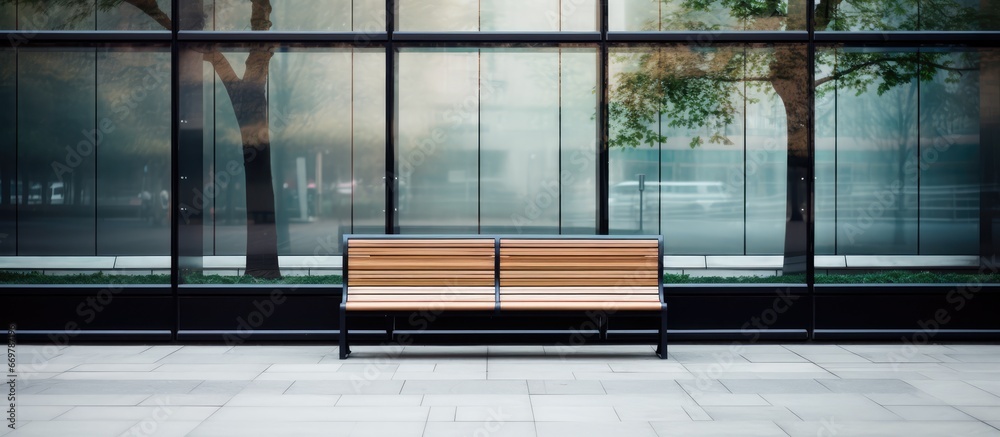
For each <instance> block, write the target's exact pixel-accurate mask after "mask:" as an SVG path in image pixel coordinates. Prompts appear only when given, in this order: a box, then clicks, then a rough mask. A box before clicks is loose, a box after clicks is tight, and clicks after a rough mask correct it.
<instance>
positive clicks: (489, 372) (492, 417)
mask: <svg viewBox="0 0 1000 437" xmlns="http://www.w3.org/2000/svg"><path fill="white" fill-rule="evenodd" d="M17 352H18V357H17V358H18V363H19V370H18V373H19V375H18V384H17V407H16V417H17V425H18V429H17V430H16V431H13V432H11V431H10V429H8V428H6V427H4V428H3V429H2V430H0V435H5V436H90V435H95V436H116V435H129V436H184V435H191V436H258V435H259V436H304V435H323V436H393V437H406V436H475V437H487V436H489V437H501V436H517V437H530V436H538V437H548V436H573V437H585V436H601V437H608V436H615V437H617V436H623V437H641V436H661V437H662V436H675V435H676V436H700V435H711V436H810V437H815V436H838V437H841V436H861V435H864V436H869V435H871V436H925V435H927V436H1000V346H997V345H929V346H921V347H911V346H903V345H748V346H730V345H687V344H678V345H672V346H670V353H671V357H670V359H669V360H659V359H657V358H655V357H654V355H653V350H652V347H650V346H610V345H598V346H584V347H581V348H577V349H572V348H568V347H557V346H488V347H487V346H409V347H405V348H403V347H394V348H391V349H389V348H382V347H378V346H367V347H366V346H356V347H354V352H355V353H354V355H352V357H351V359H349V360H347V361H340V360H338V359H337V348H336V347H332V346H236V347H228V346H71V347H64V348H55V347H51V346H50V347H44V346H31V345H20V346H18V348H17ZM5 408H7V407H5Z"/></svg>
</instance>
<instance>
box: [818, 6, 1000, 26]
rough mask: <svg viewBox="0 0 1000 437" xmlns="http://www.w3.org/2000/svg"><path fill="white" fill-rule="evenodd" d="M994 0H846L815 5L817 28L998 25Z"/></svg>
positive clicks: (999, 22)
mask: <svg viewBox="0 0 1000 437" xmlns="http://www.w3.org/2000/svg"><path fill="white" fill-rule="evenodd" d="M995 3H996V2H991V1H986V0H935V1H928V0H846V1H842V2H830V4H831V7H829V8H817V9H816V30H817V31H859V30H860V31H881V30H899V31H912V30H944V31H972V30H997V29H1000V20H998V15H997V5H996V4H995Z"/></svg>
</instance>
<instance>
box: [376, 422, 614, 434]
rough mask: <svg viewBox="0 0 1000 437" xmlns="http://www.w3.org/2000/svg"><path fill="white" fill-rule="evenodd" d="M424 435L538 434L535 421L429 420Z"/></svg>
mask: <svg viewBox="0 0 1000 437" xmlns="http://www.w3.org/2000/svg"><path fill="white" fill-rule="evenodd" d="M385 435H390V434H385ZM422 435H423V437H469V436H490V437H535V436H536V435H538V434H535V423H534V422H496V423H494V422H486V423H477V422H428V423H427V426H426V428H425V429H424V430H423V434H422ZM547 435H559V434H547ZM561 435H563V436H565V435H572V434H561ZM605 437H607V436H605Z"/></svg>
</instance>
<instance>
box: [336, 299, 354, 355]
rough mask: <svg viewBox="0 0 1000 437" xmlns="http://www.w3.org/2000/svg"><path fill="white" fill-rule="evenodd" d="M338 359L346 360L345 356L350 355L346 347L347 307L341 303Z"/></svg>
mask: <svg viewBox="0 0 1000 437" xmlns="http://www.w3.org/2000/svg"><path fill="white" fill-rule="evenodd" d="M339 337H340V359H342V360H346V359H347V355H348V354H350V353H351V349H350V347H349V346H348V345H347V344H348V343H347V306H346V305H344V304H343V303H341V304H340V335H339Z"/></svg>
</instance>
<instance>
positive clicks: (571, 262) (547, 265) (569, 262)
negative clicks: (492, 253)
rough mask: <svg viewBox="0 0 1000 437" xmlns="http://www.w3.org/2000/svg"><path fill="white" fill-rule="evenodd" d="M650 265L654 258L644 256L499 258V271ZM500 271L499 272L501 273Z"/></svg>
mask: <svg viewBox="0 0 1000 437" xmlns="http://www.w3.org/2000/svg"><path fill="white" fill-rule="evenodd" d="M650 267H652V268H653V269H656V267H657V263H656V259H655V258H653V259H652V261H650V260H649V259H644V258H635V259H615V258H611V259H606V258H589V259H573V258H563V259H553V258H549V257H545V258H538V259H531V258H529V257H517V258H502V259H500V271H501V272H502V273H506V271H510V270H598V271H601V270H637V271H638V270H649V269H650ZM502 273H501V274H502Z"/></svg>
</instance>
